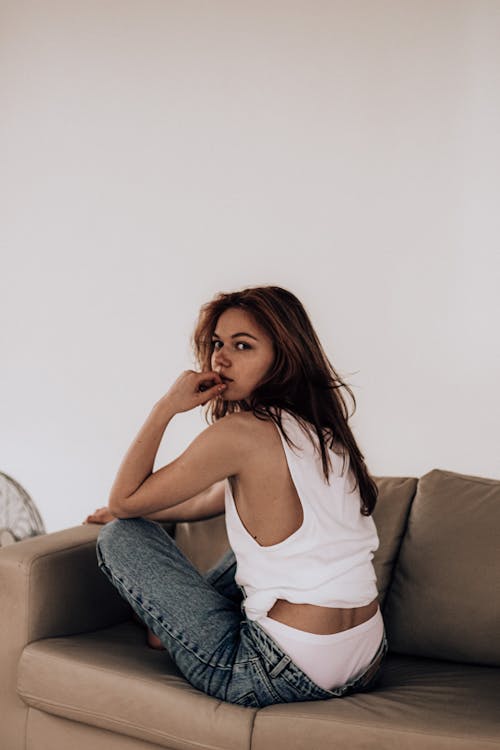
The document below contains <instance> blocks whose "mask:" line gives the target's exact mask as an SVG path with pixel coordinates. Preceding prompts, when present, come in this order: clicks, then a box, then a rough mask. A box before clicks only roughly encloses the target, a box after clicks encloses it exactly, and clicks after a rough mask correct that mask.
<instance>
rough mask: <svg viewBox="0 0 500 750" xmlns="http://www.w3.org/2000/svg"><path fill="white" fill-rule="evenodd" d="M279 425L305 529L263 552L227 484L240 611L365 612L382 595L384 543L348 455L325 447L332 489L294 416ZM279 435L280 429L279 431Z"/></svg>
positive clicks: (255, 616)
mask: <svg viewBox="0 0 500 750" xmlns="http://www.w3.org/2000/svg"><path fill="white" fill-rule="evenodd" d="M281 417H282V422H283V425H284V428H285V430H286V432H287V434H288V435H289V437H290V438H291V440H292V442H293V443H295V445H297V446H298V449H297V450H295V449H294V448H291V447H290V446H289V445H288V444H287V442H286V440H285V437H284V436H283V434H282V433H281V431H280V430H278V433H279V435H280V438H281V442H282V444H283V449H284V451H285V456H286V459H287V462H288V468H289V471H290V475H291V478H292V480H293V483H294V485H295V488H296V490H297V493H298V496H299V498H300V501H301V504H302V510H303V514H304V519H303V522H302V525H301V526H300V528H298V529H297V530H296V531H295V532H294V533H293V534H291V535H290V536H288V537H287V538H286V539H284V540H283V541H281V542H278V543H277V544H272V545H269V546H262V545H260V544H259V543H258V542H257V541H256V540H255V539H254V538H253V537H252V536H251V534H249V532H248V531H247V530H246V528H245V527H244V525H243V523H242V521H241V519H240V517H239V515H238V512H237V510H236V505H235V503H234V498H233V494H232V491H231V485H230V483H229V479H226V486H225V512H226V516H225V517H226V529H227V536H228V540H229V543H230V545H231V547H232V549H233V551H234V554H235V557H236V562H237V565H236V573H235V581H236V583H237V584H238V585H239V586H241V587H242V588H243V592H244V596H245V598H244V600H243V606H244V608H245V612H246V615H247V617H248V619H250V620H259V619H261V618H263V617H265V616H266V615H267V613H268V612H269V610H270V609H271V607H272V606H273V604H274V603H275V601H276V600H277V599H286V600H287V601H289V602H292V603H295V604H300V603H302V604H316V605H318V606H322V607H342V608H344V607H346V608H351V607H362V606H364V605H365V604H369V603H370V602H371V601H373V599H375V598H376V597H377V595H378V590H377V578H376V575H375V570H374V567H373V564H372V558H373V553H374V552H375V550H377V549H378V546H379V537H378V534H377V529H376V526H375V522H374V520H373V517H372V516H363V515H362V514H361V512H360V509H361V501H360V494H359V487H357V488H356V491H355V492H352V493H351V494H349V490H351V489H352V487H353V486H354V475H353V473H352V471H351V470H350V465H349V454H348V453H346V458H345V471H344V474H343V475H341V471H342V460H343V459H342V455H340V456H339V455H337V454H336V453H334V452H333V450H332V449H331V448H329V447H328V446H325V447H326V450H327V451H328V453H329V456H330V459H331V462H332V472H331V473H330V477H329V478H330V485H328V484H327V482H326V480H325V478H324V475H323V466H322V462H321V455H318V453H316V452H315V448H314V445H317V446H318V450H319V441H318V437H317V435H316V433H315V431H314V427H313V426H311V430H312V439H313V440H314V445H313V443H312V442H311V439H310V438H309V437H308V435H307V433H306V432H305V429H304V428H303V427H302V426H301V425H300V423H299V422H298V421H297V419H296V418H295V416H294V415H293V414H291V413H290V412H287V411H285V410H282V412H281ZM276 427H277V425H276Z"/></svg>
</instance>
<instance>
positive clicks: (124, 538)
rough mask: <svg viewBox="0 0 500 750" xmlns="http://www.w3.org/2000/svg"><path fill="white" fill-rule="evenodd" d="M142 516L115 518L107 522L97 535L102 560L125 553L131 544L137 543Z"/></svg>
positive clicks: (97, 546) (108, 559)
mask: <svg viewBox="0 0 500 750" xmlns="http://www.w3.org/2000/svg"><path fill="white" fill-rule="evenodd" d="M143 521H144V519H142V518H115V519H114V520H113V521H110V522H109V523H107V524H105V525H104V526H103V527H102V529H101V530H100V531H99V534H98V535H97V542H96V548H97V555H98V557H99V559H100V560H107V561H110V560H112V559H114V558H116V556H117V555H118V556H120V555H123V553H126V551H127V549H130V547H131V545H135V544H136V543H137V536H138V534H140V533H141V527H142V524H141V523H140V522H143Z"/></svg>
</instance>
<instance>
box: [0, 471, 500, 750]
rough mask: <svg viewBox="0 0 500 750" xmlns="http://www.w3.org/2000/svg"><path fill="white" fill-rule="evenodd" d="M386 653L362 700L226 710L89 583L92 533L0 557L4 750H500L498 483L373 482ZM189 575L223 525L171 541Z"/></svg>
mask: <svg viewBox="0 0 500 750" xmlns="http://www.w3.org/2000/svg"><path fill="white" fill-rule="evenodd" d="M376 481H377V484H378V486H379V489H380V494H379V500H378V504H377V507H376V509H375V513H374V520H375V523H376V525H377V529H378V531H379V536H380V548H379V550H378V551H377V553H376V554H375V558H374V564H375V568H376V572H377V578H378V584H379V593H380V602H381V606H382V611H383V615H384V619H385V622H386V628H387V635H388V640H389V653H388V655H387V658H386V661H385V663H384V667H383V672H382V677H381V680H380V683H379V684H378V686H377V687H376V688H375V690H374V691H373V692H369V693H359V694H354V695H351V696H346V697H344V698H333V699H331V700H327V701H305V702H298V703H289V704H275V705H272V706H267V707H266V708H261V709H256V708H246V707H242V706H236V705H232V704H229V703H226V702H223V701H220V700H216V699H215V698H212V697H210V696H207V695H205V694H204V693H202V692H200V691H198V690H196V689H195V688H193V687H192V686H191V685H190V684H189V683H188V682H187V681H186V680H185V679H184V678H183V677H182V675H181V674H180V672H179V671H178V669H177V668H176V667H175V665H174V664H173V663H172V662H171V660H170V658H169V656H168V654H167V652H166V651H155V650H153V649H150V648H148V647H147V645H146V631H145V630H144V629H143V628H142V627H141V626H140V625H139V624H138V623H137V622H136V621H135V620H134V619H133V618H132V610H131V609H130V607H129V605H128V604H126V603H125V602H124V601H123V600H122V599H121V598H120V597H119V595H118V594H117V592H116V591H115V589H114V588H113V587H112V586H111V584H110V583H109V582H108V581H107V579H106V578H105V576H104V575H103V574H102V573H101V572H100V571H99V570H98V567H97V563H96V555H95V540H96V537H97V534H98V532H99V530H100V528H101V527H100V526H96V525H90V526H77V527H75V528H70V529H66V530H64V531H59V532H55V533H52V534H47V535H45V536H40V537H36V538H34V539H30V540H25V541H23V542H19V543H18V544H14V545H12V546H10V547H6V548H4V549H2V550H1V551H0V592H1V593H0V595H1V599H0V602H1V608H2V610H1V611H2V614H1V630H0V635H1V637H0V669H1V684H0V717H1V720H0V748H1V750H21V748H23V749H24V748H26V749H27V750H79V749H80V748H92V750H117V749H119V750H132V749H133V750H146V749H148V750H153V748H158V747H162V748H170V749H172V750H173V749H174V748H175V749H176V750H204V749H205V748H207V749H208V748H210V750H218V749H219V748H220V749H222V748H224V750H249V749H251V750H269V749H271V748H272V750H284V749H285V748H286V750H302V749H303V750H317V749H321V748H332V749H333V748H345V749H346V750H357V749H358V748H363V750H367V749H369V748H374V750H375V749H376V750H381V749H385V748H391V749H394V750H400V749H401V748H403V749H404V748H421V750H434V749H435V750H448V749H449V750H451V748H453V750H462V749H463V750H465V748H467V750H481V749H482V748H484V750H493V748H500V547H499V539H500V481H498V480H493V479H485V478H481V477H475V476H466V475H463V474H457V473H453V472H450V471H441V470H438V469H435V470H433V471H430V472H429V473H427V474H425V475H424V476H423V477H421V478H420V479H416V478H412V477H383V478H376ZM168 529H169V533H172V534H174V533H175V535H176V539H177V542H178V544H179V545H180V546H181V547H182V549H183V550H184V552H185V553H186V554H187V555H188V557H190V559H191V560H192V562H193V563H194V564H195V565H197V567H198V568H199V569H200V570H206V569H208V568H209V567H210V566H211V565H212V564H213V563H215V561H216V560H217V558H218V557H219V555H221V554H222V553H223V552H224V550H225V549H226V546H227V543H228V542H227V537H226V534H225V526H224V518H223V517H222V516H220V517H218V518H213V519H210V520H207V521H199V522H197V523H191V524H187V523H183V524H178V526H177V528H174V527H173V526H170V527H168Z"/></svg>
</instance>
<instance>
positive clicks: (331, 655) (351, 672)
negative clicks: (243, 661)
mask: <svg viewBox="0 0 500 750" xmlns="http://www.w3.org/2000/svg"><path fill="white" fill-rule="evenodd" d="M258 622H259V625H261V626H262V628H263V629H264V630H265V631H266V632H267V633H268V635H270V636H271V638H272V639H273V640H274V641H275V642H276V643H277V644H278V645H279V646H280V648H281V649H282V650H283V651H284V652H285V653H286V654H288V656H290V657H291V659H292V661H293V662H294V664H296V665H297V666H298V667H299V668H300V669H301V670H302V671H303V672H305V673H306V674H307V675H308V676H309V677H310V678H311V680H312V681H313V682H315V683H316V684H317V685H319V686H320V687H322V688H324V689H325V690H332V689H333V688H336V687H342V685H345V684H346V682H348V681H349V680H351V679H352V678H354V677H357V676H358V675H360V674H362V673H363V672H364V671H365V669H366V668H367V667H368V665H369V664H370V662H371V660H372V659H373V657H374V656H375V654H376V652H377V649H378V648H379V646H380V643H381V641H382V637H383V634H384V620H383V618H382V613H381V612H380V607H379V608H378V609H377V611H376V612H375V614H374V615H373V617H370V619H369V620H366V622H362V623H361V625H356V626H355V627H354V628H349V630H342V631H341V632H340V633H329V634H328V635H321V634H318V633H308V632H306V631H304V630H298V629H297V628H292V627H290V625H285V624H284V623H282V622H278V621H277V620H273V619H272V618H271V617H267V616H265V617H262V618H261V619H260V620H259V621H258Z"/></svg>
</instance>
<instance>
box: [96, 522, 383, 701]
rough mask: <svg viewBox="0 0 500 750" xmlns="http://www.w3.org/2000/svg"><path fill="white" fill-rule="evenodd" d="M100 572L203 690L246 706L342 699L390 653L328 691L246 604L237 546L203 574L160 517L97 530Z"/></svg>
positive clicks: (364, 686)
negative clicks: (239, 579) (249, 614)
mask: <svg viewBox="0 0 500 750" xmlns="http://www.w3.org/2000/svg"><path fill="white" fill-rule="evenodd" d="M96 552H97V560H98V565H99V569H100V570H101V571H102V572H103V573H104V574H105V575H106V576H107V578H108V579H109V580H110V581H111V583H112V584H113V586H115V587H116V589H117V590H118V592H119V593H120V595H121V596H122V597H123V598H124V599H126V601H128V602H129V604H130V605H131V607H132V609H133V610H134V612H136V613H137V615H138V616H139V618H140V619H141V620H142V621H143V622H144V623H145V624H146V625H147V626H148V627H149V628H150V629H151V630H152V631H153V633H154V634H155V635H157V636H158V638H159V639H160V641H161V642H162V644H163V645H164V646H165V648H166V650H167V651H168V653H169V655H170V657H171V658H172V660H173V661H174V663H175V664H176V666H177V667H178V669H179V670H180V672H181V673H182V675H183V676H184V677H185V678H186V679H187V680H188V682H190V683H191V685H192V686H193V687H195V688H197V689H198V690H201V691H203V692H205V693H206V694H208V695H211V696H213V697H215V698H218V699H220V700H223V701H227V702H229V703H235V704H239V705H242V706H254V707H258V708H261V707H263V706H268V705H270V704H272V703H289V702H294V701H311V700H325V699H328V698H340V697H342V696H345V695H348V694H350V693H354V692H362V691H368V690H371V689H372V688H373V687H374V686H375V684H376V683H377V682H378V678H379V676H380V671H381V666H382V663H383V661H384V659H385V656H386V653H387V648H388V646H387V637H386V633H385V629H384V635H383V639H382V641H381V643H380V646H379V648H378V650H377V653H376V654H375V655H374V657H373V659H372V660H371V662H370V664H369V665H368V667H367V668H366V669H365V670H364V671H363V673H362V674H360V675H357V676H356V678H355V679H352V680H350V681H348V682H347V683H346V684H344V685H342V686H340V687H336V688H335V689H333V690H325V689H324V688H322V687H320V686H319V685H317V684H316V683H315V682H313V680H312V679H311V678H310V677H309V676H308V675H307V674H305V672H303V671H302V670H301V669H300V668H299V667H298V666H297V665H296V664H294V662H293V661H292V659H291V658H290V657H289V656H288V655H287V654H286V653H285V652H284V651H283V650H282V649H281V648H280V646H279V645H278V644H277V643H276V642H275V641H274V640H273V639H272V638H271V636H270V635H269V634H268V633H266V632H265V631H264V630H263V629H262V628H261V627H260V625H259V624H258V622H257V621H254V620H249V619H248V618H247V617H246V614H245V612H244V608H243V590H242V589H241V587H240V586H238V584H237V583H236V582H235V580H234V574H235V570H236V560H235V556H234V553H233V551H232V549H231V548H229V550H228V551H227V552H226V553H225V554H224V555H223V556H222V557H221V559H220V560H219V561H218V562H217V564H216V565H215V566H214V567H213V568H211V569H210V570H209V571H208V572H206V573H205V574H202V573H200V572H199V571H198V570H197V569H196V568H195V567H194V566H193V565H192V563H191V562H190V561H189V560H188V559H187V557H186V556H185V555H184V554H183V553H182V552H181V550H180V549H179V547H178V546H177V544H176V542H175V540H174V539H173V538H172V537H171V536H170V535H169V534H168V533H167V531H166V530H165V529H164V528H163V527H162V526H161V525H160V524H159V523H157V522H155V521H149V520H147V519H144V518H126V519H115V520H113V521H111V522H110V523H108V524H106V525H105V526H103V527H102V529H101V530H100V532H99V535H98V538H97V543H96Z"/></svg>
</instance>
